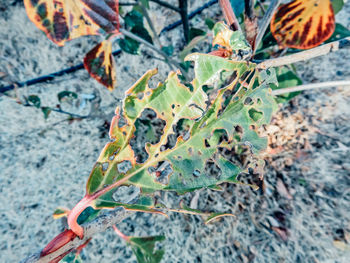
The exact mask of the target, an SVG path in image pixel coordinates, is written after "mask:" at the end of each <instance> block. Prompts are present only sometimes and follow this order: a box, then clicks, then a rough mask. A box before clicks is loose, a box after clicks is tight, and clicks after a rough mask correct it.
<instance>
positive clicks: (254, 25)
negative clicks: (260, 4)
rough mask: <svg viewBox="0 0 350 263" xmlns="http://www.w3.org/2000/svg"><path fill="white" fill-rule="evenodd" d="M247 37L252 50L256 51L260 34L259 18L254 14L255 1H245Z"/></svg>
mask: <svg viewBox="0 0 350 263" xmlns="http://www.w3.org/2000/svg"><path fill="white" fill-rule="evenodd" d="M244 6H245V9H244V13H245V17H244V25H245V36H246V39H247V41H248V42H249V44H250V45H251V47H252V49H253V50H254V49H255V40H256V36H257V34H258V18H257V17H256V16H255V13H254V0H244Z"/></svg>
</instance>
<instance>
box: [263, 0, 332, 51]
mask: <svg viewBox="0 0 350 263" xmlns="http://www.w3.org/2000/svg"><path fill="white" fill-rule="evenodd" d="M270 26H271V32H272V34H273V36H274V38H275V39H276V40H277V42H278V44H279V45H280V46H281V47H292V48H298V49H309V48H313V47H316V46H318V45H320V44H321V43H322V42H324V41H325V40H327V39H328V38H330V37H331V35H332V34H333V32H334V29H335V19H334V12H333V7H332V4H331V1H330V0H295V1H292V2H290V3H288V4H284V5H281V6H280V7H279V8H278V10H277V11H276V12H275V14H274V15H273V17H272V19H271V24H270Z"/></svg>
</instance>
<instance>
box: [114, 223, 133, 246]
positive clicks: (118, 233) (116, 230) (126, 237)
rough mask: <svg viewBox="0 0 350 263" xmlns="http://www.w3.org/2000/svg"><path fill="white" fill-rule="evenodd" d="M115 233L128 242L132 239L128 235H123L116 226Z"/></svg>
mask: <svg viewBox="0 0 350 263" xmlns="http://www.w3.org/2000/svg"><path fill="white" fill-rule="evenodd" d="M113 229H114V232H115V233H116V234H117V235H118V236H120V237H121V238H122V239H124V240H125V241H126V242H129V241H130V237H128V236H127V235H125V234H123V233H122V232H121V231H120V230H119V229H118V228H117V227H116V226H115V225H114V226H113Z"/></svg>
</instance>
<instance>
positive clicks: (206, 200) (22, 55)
mask: <svg viewBox="0 0 350 263" xmlns="http://www.w3.org/2000/svg"><path fill="white" fill-rule="evenodd" d="M193 2H194V1H193ZM201 4H202V3H201V1H195V3H192V5H191V7H190V8H191V10H193V9H195V8H196V7H197V6H199V5H201ZM0 10H1V13H0V28H1V30H0V85H8V84H9V83H13V82H16V81H17V82H18V81H24V80H28V79H31V78H33V77H37V76H41V75H45V74H48V73H51V72H54V71H58V70H61V69H62V68H65V67H67V66H72V65H75V64H78V63H80V62H81V61H82V59H83V57H84V54H85V53H86V52H87V51H89V50H90V49H91V48H92V46H93V44H94V43H97V41H98V40H99V37H96V36H95V37H91V36H89V37H83V38H80V39H76V40H73V41H71V42H69V43H67V45H65V46H64V47H57V46H56V45H54V44H53V43H52V42H51V41H50V40H48V39H47V38H46V36H45V35H44V34H43V33H42V32H41V31H40V30H38V29H37V28H36V27H35V26H34V25H33V24H32V23H31V22H30V21H29V19H28V18H27V16H26V13H25V10H24V7H23V4H22V3H21V1H0ZM152 10H153V11H152V12H153V13H152V17H157V18H159V20H157V27H159V28H162V27H163V26H164V25H166V24H169V23H171V22H173V21H175V20H177V19H178V16H177V15H176V14H174V13H173V12H171V11H168V10H165V9H163V8H153V9H152ZM162 17H164V18H165V17H166V19H162ZM207 17H212V18H213V17H218V19H222V18H220V10H219V7H218V5H214V6H213V7H211V8H210V9H209V10H206V11H204V12H203V13H202V14H201V15H199V16H197V17H196V18H195V19H193V20H192V21H191V24H193V25H196V27H198V26H199V27H200V26H203V28H204V23H203V21H204V19H205V18H207ZM336 19H337V21H338V22H340V23H342V24H343V25H344V26H346V27H348V28H349V27H350V3H346V5H345V7H344V8H343V10H342V11H341V12H340V13H339V14H338V15H337V17H336ZM181 30H182V29H181V28H178V29H176V30H175V31H172V32H171V33H168V34H166V35H164V36H163V37H162V38H161V41H162V42H163V44H164V45H169V44H171V43H173V45H174V46H175V52H178V51H179V50H180V49H181V48H182V47H183V41H182V31H181ZM117 48H118V46H117V44H116V45H115V46H114V49H117ZM202 51H203V52H206V50H202ZM154 56H157V55H156V54H154V53H152V52H150V51H149V50H147V49H146V48H145V49H142V55H141V56H132V55H128V54H122V55H119V56H118V57H116V62H117V74H118V88H117V89H115V90H114V91H113V92H112V93H110V92H109V91H107V90H106V89H105V88H103V87H101V85H100V84H98V83H97V82H96V81H95V80H93V79H91V78H90V77H89V75H88V73H87V72H86V71H85V70H81V71H78V72H76V73H74V74H69V75H66V76H64V77H60V78H57V79H55V80H54V81H52V82H50V83H42V84H37V85H34V86H30V87H25V88H21V89H18V90H16V92H12V93H10V95H11V96H12V97H13V98H10V97H7V96H1V97H0V160H1V161H0V170H1V175H0V203H1V204H2V206H1V208H0V233H1V237H0V250H1V253H0V262H18V261H20V260H21V259H23V258H24V257H25V256H26V255H28V254H30V253H33V252H35V251H38V250H39V249H40V248H43V247H44V246H45V245H46V244H47V243H48V242H49V241H50V240H51V239H52V238H53V237H54V236H56V235H57V234H58V233H59V232H60V231H62V230H63V228H64V225H63V224H62V222H61V221H60V220H54V219H53V218H52V212H53V211H54V210H55V209H56V208H57V207H58V206H63V207H69V208H71V207H73V206H74V204H76V203H77V201H79V200H80V199H81V198H82V196H83V195H84V192H85V183H86V181H87V178H88V175H89V172H90V170H91V168H92V167H93V165H94V162H95V160H96V159H97V157H98V155H99V152H100V150H101V149H102V148H103V146H104V145H105V143H106V142H108V140H109V139H108V121H110V120H111V117H112V116H113V114H114V109H115V107H116V106H117V105H119V104H120V100H121V99H122V98H123V96H124V91H125V90H126V89H128V88H129V87H130V86H131V85H132V84H133V83H134V82H135V81H136V80H137V79H138V78H139V77H140V76H141V75H142V74H143V73H144V72H145V71H146V70H147V69H150V68H154V67H158V69H159V73H158V75H157V76H156V77H155V79H154V82H153V83H157V82H158V81H161V80H163V79H164V78H165V76H166V75H167V74H168V72H169V71H170V69H169V67H168V66H167V64H164V63H163V62H161V61H159V60H157V59H154V58H153V57H154ZM297 70H298V73H299V75H300V77H301V78H302V79H303V81H304V82H305V83H308V82H318V81H330V80H344V79H349V77H350V53H349V51H346V50H344V51H340V52H336V53H332V54H329V55H327V56H324V57H320V58H315V59H312V60H310V61H307V62H303V63H298V64H297ZM64 90H69V91H74V92H76V93H78V94H79V98H78V102H76V103H71V104H70V103H69V102H65V103H62V105H61V107H62V109H63V110H67V111H71V112H74V113H76V114H80V115H85V114H88V113H89V112H90V111H91V109H93V110H92V112H93V115H92V116H91V117H90V118H87V119H84V120H81V121H72V122H69V121H67V116H65V115H62V114H58V113H55V112H52V113H51V114H50V116H49V118H48V119H47V120H45V119H44V117H43V114H42V113H41V111H40V110H38V109H36V108H33V107H24V106H23V105H20V104H18V103H16V96H17V97H19V98H23V96H28V95H31V94H36V95H38V96H39V97H40V98H41V103H42V105H45V106H55V105H56V104H58V100H57V93H59V92H60V91H64ZM84 98H85V99H84ZM86 98H90V100H89V99H86ZM349 105H350V90H349V88H341V87H339V88H331V89H327V90H313V91H308V92H304V93H303V94H302V95H299V96H298V97H297V98H296V99H294V100H293V101H292V102H290V103H289V104H287V105H283V106H281V108H280V110H279V112H278V113H277V114H276V116H275V117H274V119H273V121H272V124H271V125H269V126H267V127H266V129H265V131H263V132H265V133H266V134H267V135H268V136H269V141H270V145H269V148H268V150H267V153H266V154H265V158H266V160H267V162H268V165H267V166H266V168H265V177H264V184H263V185H264V187H262V188H261V189H260V190H259V191H254V190H253V189H251V188H249V187H247V186H243V185H224V186H223V188H224V191H222V192H219V191H213V190H208V189H203V190H200V191H197V192H196V193H191V194H186V195H185V196H177V195H176V194H174V193H166V194H165V195H164V196H163V198H164V200H166V201H167V202H168V203H176V202H177V201H178V200H179V199H180V198H182V199H184V200H185V202H187V203H188V204H191V207H192V208H198V209H202V210H207V211H229V212H231V213H233V214H235V215H236V217H235V218H233V217H224V218H222V219H221V220H220V221H218V222H215V223H213V224H209V225H204V223H203V221H202V220H201V218H199V217H197V216H188V215H182V214H172V215H171V216H170V218H169V219H166V218H163V217H161V216H157V215H150V214H136V215H134V216H132V217H130V218H128V219H127V220H125V221H124V222H123V223H121V224H120V225H119V228H120V229H121V230H122V231H123V232H124V233H126V234H128V235H134V236H148V235H157V234H164V235H165V236H166V238H167V239H166V241H165V242H164V243H162V244H161V246H163V247H164V248H165V251H166V252H165V255H164V259H163V262H348V260H346V259H349V258H350V213H349V211H350V160H349V156H350V106H349ZM82 257H83V258H84V259H85V262H136V259H135V257H134V256H133V254H132V251H131V249H130V248H129V247H126V246H125V244H124V241H123V240H121V239H120V238H119V237H118V236H116V235H115V233H114V232H113V231H112V230H108V231H107V232H105V233H102V234H99V235H97V236H96V238H94V239H93V240H92V241H91V243H90V244H89V245H88V246H87V248H86V249H84V250H83V252H82Z"/></svg>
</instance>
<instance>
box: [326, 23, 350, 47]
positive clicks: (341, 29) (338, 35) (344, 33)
mask: <svg viewBox="0 0 350 263" xmlns="http://www.w3.org/2000/svg"><path fill="white" fill-rule="evenodd" d="M348 36H350V30H349V29H347V28H346V27H345V26H343V25H341V24H338V23H337V24H335V30H334V33H333V35H332V36H331V37H330V38H329V39H328V40H327V41H325V43H329V42H333V41H337V40H339V39H342V38H345V37H348Z"/></svg>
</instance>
